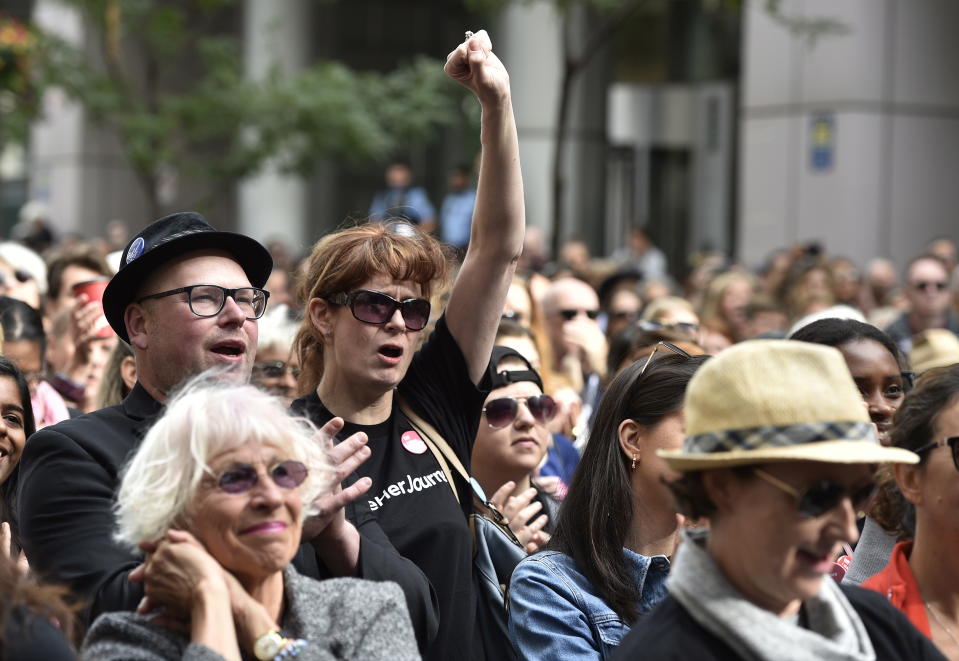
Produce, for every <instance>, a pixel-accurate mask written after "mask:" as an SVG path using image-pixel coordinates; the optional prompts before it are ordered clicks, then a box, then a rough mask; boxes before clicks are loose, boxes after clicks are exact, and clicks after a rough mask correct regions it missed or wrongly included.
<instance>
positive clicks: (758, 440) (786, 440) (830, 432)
mask: <svg viewBox="0 0 959 661" xmlns="http://www.w3.org/2000/svg"><path fill="white" fill-rule="evenodd" d="M835 439H844V440H849V441H869V442H872V443H877V442H878V441H877V440H876V430H875V428H874V427H873V425H872V424H871V423H868V422H858V421H852V422H807V423H802V424H796V425H768V426H764V427H752V428H748V429H725V430H719V431H712V432H705V433H702V434H697V435H695V436H689V437H687V438H686V443H685V445H684V448H683V451H684V452H687V453H697V454H699V453H704V454H708V453H711V452H730V451H733V450H757V449H760V448H774V447H788V446H794V445H803V444H806V443H820V442H825V441H832V440H835Z"/></svg>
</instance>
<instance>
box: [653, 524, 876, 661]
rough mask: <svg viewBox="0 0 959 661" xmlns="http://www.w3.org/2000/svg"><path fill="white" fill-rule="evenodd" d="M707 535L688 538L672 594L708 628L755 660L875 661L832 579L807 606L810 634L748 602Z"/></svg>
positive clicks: (671, 586) (675, 571)
mask: <svg viewBox="0 0 959 661" xmlns="http://www.w3.org/2000/svg"><path fill="white" fill-rule="evenodd" d="M708 534H709V533H708V531H696V532H692V533H690V532H686V533H684V543H683V544H681V545H680V548H679V551H678V554H677V556H676V561H675V563H674V564H673V568H672V571H671V573H670V576H669V592H670V594H672V595H673V596H675V597H676V599H677V601H679V603H680V604H682V606H683V607H684V608H685V609H686V611H687V612H688V613H689V614H690V616H692V618H693V619H694V620H696V621H697V622H698V623H699V624H700V625H702V626H703V627H704V628H705V629H707V630H708V631H710V632H712V633H713V634H715V635H716V636H718V637H719V638H722V639H723V640H724V641H725V642H726V643H727V644H728V645H729V646H730V647H732V648H733V649H734V650H735V651H736V653H737V654H738V655H739V656H740V657H741V658H743V659H749V660H750V661H753V660H755V661H767V660H768V661H772V660H774V659H775V660H776V661H874V660H875V658H876V653H875V651H874V650H873V647H872V642H871V641H870V640H869V634H868V633H866V628H865V627H864V626H863V623H862V620H860V619H859V615H858V614H857V613H856V611H855V610H853V607H852V605H851V604H850V603H849V601H848V600H847V599H846V596H845V595H844V594H843V593H842V591H841V590H840V589H839V586H837V585H836V584H835V583H834V582H833V580H832V579H831V578H829V577H828V576H826V577H825V578H824V579H823V582H822V588H821V589H820V590H819V594H818V595H816V596H815V597H813V598H812V599H809V600H807V601H806V602H804V603H803V607H804V609H805V614H806V620H807V622H808V625H809V628H808V629H805V628H802V627H800V626H797V625H796V624H793V623H792V622H790V621H789V620H785V619H783V618H780V617H778V616H777V615H775V614H774V613H771V612H770V611H768V610H765V609H763V608H760V607H758V606H755V605H754V604H752V603H751V602H749V601H747V600H746V599H744V598H743V597H742V596H741V595H740V594H739V592H737V591H736V589H735V588H734V587H733V586H732V585H730V584H729V582H728V581H727V580H726V578H725V577H724V576H723V574H722V572H721V571H720V569H719V566H718V565H716V563H715V561H714V560H713V559H712V557H711V556H710V555H709V553H708V552H707V551H706V548H705V547H706V540H707V538H708Z"/></svg>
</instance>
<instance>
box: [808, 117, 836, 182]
mask: <svg viewBox="0 0 959 661" xmlns="http://www.w3.org/2000/svg"><path fill="white" fill-rule="evenodd" d="M809 135H810V137H811V145H810V152H809V165H810V167H812V169H813V170H814V171H817V172H825V171H827V170H831V169H832V165H833V160H834V159H835V152H836V119H835V117H834V116H833V114H832V113H820V114H817V115H813V116H812V125H811V126H810V132H809Z"/></svg>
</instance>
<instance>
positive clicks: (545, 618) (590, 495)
mask: <svg viewBox="0 0 959 661" xmlns="http://www.w3.org/2000/svg"><path fill="white" fill-rule="evenodd" d="M659 348H660V352H658V353H657V355H656V357H655V358H654V359H653V360H652V361H651V362H650V363H649V365H648V367H647V368H646V369H645V371H644V369H643V368H644V366H645V363H646V361H641V362H636V363H634V364H633V365H631V366H630V367H627V368H626V369H625V370H623V371H622V372H621V373H620V374H619V376H617V377H616V378H615V379H614V380H613V382H612V383H611V384H610V386H609V388H608V389H607V391H606V393H605V394H604V395H603V399H602V401H601V402H600V404H599V408H598V409H597V411H596V417H595V418H594V422H593V426H592V428H591V430H590V437H589V438H590V440H589V443H588V444H587V445H586V450H585V452H584V453H583V458H582V460H581V461H580V464H579V468H578V469H577V471H576V475H575V477H574V478H573V484H572V486H571V487H570V490H569V494H568V495H567V496H566V501H565V503H564V505H563V508H562V509H561V511H560V516H559V522H558V524H557V528H556V531H555V533H554V534H553V538H552V539H551V540H550V543H549V545H548V549H549V550H547V551H544V552H541V553H538V554H536V555H533V556H530V557H529V558H526V559H525V560H523V561H522V562H521V563H520V564H519V565H518V566H517V567H516V570H515V571H514V572H513V578H512V581H511V582H510V616H509V628H510V636H511V638H512V640H513V645H514V647H515V648H516V650H517V651H518V652H519V654H520V656H521V657H523V658H526V659H605V658H608V657H609V655H610V654H611V653H612V651H613V649H614V648H615V647H616V646H617V645H618V644H619V642H620V640H622V638H623V636H625V634H626V632H628V631H629V628H630V626H631V625H632V623H633V622H635V621H636V619H637V618H638V617H639V616H640V615H641V614H642V613H645V612H647V611H648V610H650V609H651V608H652V607H653V606H655V605H656V604H657V603H658V602H659V601H660V600H662V599H663V597H665V596H666V576H667V573H668V571H669V559H670V558H671V557H672V555H673V551H674V550H675V549H676V542H677V539H678V533H679V529H680V527H681V525H682V517H681V516H679V515H678V514H676V511H675V508H674V506H673V501H672V497H671V495H670V492H669V489H668V488H667V486H666V484H665V478H674V477H675V474H674V473H673V472H672V471H670V470H669V468H668V467H667V466H666V463H665V462H664V461H663V460H662V459H660V458H659V457H658V456H657V455H656V451H657V450H660V449H677V448H680V447H682V443H683V412H682V406H683V393H684V392H685V390H686V385H687V384H688V383H689V379H690V378H691V377H692V375H693V374H694V373H695V371H696V370H697V369H698V368H699V366H700V365H702V364H703V362H704V361H705V360H706V359H707V357H706V356H695V357H686V356H681V355H660V354H661V353H662V350H663V349H662V345H660V347H659Z"/></svg>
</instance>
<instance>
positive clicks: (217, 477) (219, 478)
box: [208, 459, 310, 496]
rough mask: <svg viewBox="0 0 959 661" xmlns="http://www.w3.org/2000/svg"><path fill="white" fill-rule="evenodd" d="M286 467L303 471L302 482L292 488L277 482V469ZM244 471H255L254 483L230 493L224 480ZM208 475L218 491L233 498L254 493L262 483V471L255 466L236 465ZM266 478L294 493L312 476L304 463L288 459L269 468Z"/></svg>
mask: <svg viewBox="0 0 959 661" xmlns="http://www.w3.org/2000/svg"><path fill="white" fill-rule="evenodd" d="M284 466H287V470H289V466H296V467H298V469H299V468H301V469H303V470H302V477H301V478H300V481H299V482H296V483H295V484H294V485H293V486H291V487H287V486H284V485H282V484H280V483H279V482H277V480H276V476H275V475H274V473H275V472H276V469H278V468H281V467H284ZM243 469H250V470H252V471H253V481H252V482H251V483H250V485H249V486H248V487H247V488H245V489H242V490H240V491H230V490H229V489H228V488H226V487H224V486H223V478H224V477H226V475H227V474H229V473H230V472H231V471H237V470H243ZM208 474H209V475H210V477H212V478H213V481H214V484H215V486H216V488H217V489H218V490H220V491H222V492H223V493H227V494H230V495H232V496H235V495H239V494H244V493H248V492H250V491H252V490H253V489H255V488H256V485H257V484H259V483H260V471H258V470H257V469H256V466H254V465H253V464H246V463H240V464H235V465H233V466H231V467H230V468H227V469H225V470H223V471H221V472H219V473H216V474H214V473H208ZM266 476H267V477H268V478H270V481H271V482H273V484H274V485H276V486H277V487H279V488H280V489H283V490H285V491H292V490H293V489H296V488H298V487H299V486H300V485H302V484H303V483H304V482H305V481H306V478H308V477H309V476H310V469H309V468H308V467H307V466H306V464H304V463H303V462H302V461H296V460H295V459H287V460H285V461H278V462H277V463H275V464H272V465H270V466H269V467H267V469H266ZM294 479H295V478H294Z"/></svg>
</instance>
